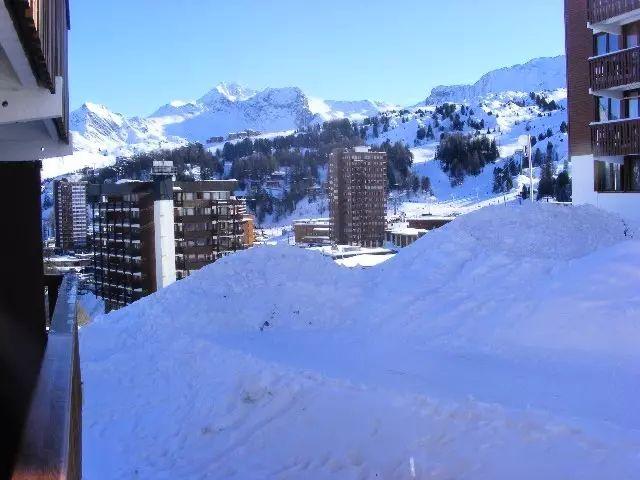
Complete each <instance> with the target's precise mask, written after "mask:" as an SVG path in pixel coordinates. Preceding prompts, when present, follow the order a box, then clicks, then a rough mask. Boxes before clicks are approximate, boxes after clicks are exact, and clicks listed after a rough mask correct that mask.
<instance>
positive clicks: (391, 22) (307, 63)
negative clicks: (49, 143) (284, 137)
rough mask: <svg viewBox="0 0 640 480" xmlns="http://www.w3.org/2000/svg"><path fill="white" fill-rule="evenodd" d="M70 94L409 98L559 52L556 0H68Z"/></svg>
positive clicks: (149, 105)
mask: <svg viewBox="0 0 640 480" xmlns="http://www.w3.org/2000/svg"><path fill="white" fill-rule="evenodd" d="M71 27H72V30H71V40H70V41H71V57H70V62H71V65H70V68H71V102H72V107H73V108H77V107H78V106H80V105H81V104H82V103H83V102H85V101H92V102H95V103H102V104H105V105H106V106H108V107H109V108H110V109H111V110H113V111H116V112H120V113H123V114H125V115H128V116H132V115H148V114H150V113H152V112H153V111H154V110H155V109H156V108H157V107H159V106H160V105H162V104H165V103H167V102H169V101H171V100H175V99H182V100H189V99H196V98H199V97H200V96H202V95H203V94H204V93H206V92H207V91H208V90H210V89H211V88H213V87H214V86H215V85H217V84H218V83H219V82H221V81H237V82H239V83H241V84H243V85H246V86H249V87H253V88H264V87H268V86H270V87H284V86H298V87H300V88H302V89H303V90H304V91H305V92H306V93H307V94H308V95H310V96H317V97H321V98H325V99H334V100H347V99H348V100H361V99H372V100H384V101H388V102H394V103H399V104H411V103H417V102H418V101H420V100H422V99H424V98H426V96H427V94H428V93H429V91H430V89H431V88H432V87H434V86H436V85H449V84H455V83H471V82H474V81H476V80H477V79H478V78H479V77H480V76H481V75H482V74H484V73H486V72H487V71H489V70H492V69H494V68H499V67H503V66H509V65H513V64H516V63H522V62H524V61H526V60H529V59H531V58H534V57H540V56H552V55H559V54H562V53H563V51H564V25H563V2H562V0H323V1H317V0H311V1H309V0H108V1H95V0H71Z"/></svg>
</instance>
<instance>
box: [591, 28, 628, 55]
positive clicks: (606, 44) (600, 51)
mask: <svg viewBox="0 0 640 480" xmlns="http://www.w3.org/2000/svg"><path fill="white" fill-rule="evenodd" d="M593 40H594V42H593V54H594V55H595V56H598V55H606V54H607V53H612V52H617V51H618V50H620V48H621V46H622V45H621V43H622V42H621V40H622V38H621V36H620V35H615V34H612V33H599V34H597V35H595V36H594V37H593Z"/></svg>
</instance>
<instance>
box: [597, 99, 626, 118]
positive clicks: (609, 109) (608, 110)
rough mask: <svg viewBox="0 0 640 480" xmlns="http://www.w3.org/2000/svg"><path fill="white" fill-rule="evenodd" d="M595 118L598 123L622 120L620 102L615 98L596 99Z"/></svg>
mask: <svg viewBox="0 0 640 480" xmlns="http://www.w3.org/2000/svg"><path fill="white" fill-rule="evenodd" d="M596 102H597V110H598V111H597V118H598V121H599V122H608V121H614V120H620V119H621V118H622V101H621V100H618V99H616V98H606V97H596Z"/></svg>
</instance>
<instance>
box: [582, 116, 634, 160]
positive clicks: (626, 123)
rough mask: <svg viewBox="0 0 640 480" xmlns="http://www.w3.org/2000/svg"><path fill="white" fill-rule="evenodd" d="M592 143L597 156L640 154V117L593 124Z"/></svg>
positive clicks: (594, 153)
mask: <svg viewBox="0 0 640 480" xmlns="http://www.w3.org/2000/svg"><path fill="white" fill-rule="evenodd" d="M591 145H592V147H593V155H594V156H596V157H612V156H618V155H637V154H640V119H633V120H620V121H616V122H607V123H596V124H593V125H591Z"/></svg>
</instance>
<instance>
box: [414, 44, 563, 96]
mask: <svg viewBox="0 0 640 480" xmlns="http://www.w3.org/2000/svg"><path fill="white" fill-rule="evenodd" d="M565 86H566V58H565V56H564V55H561V56H558V57H547V58H536V59H534V60H531V61H529V62H527V63H525V64H522V65H514V66H512V67H506V68H501V69H498V70H494V71H492V72H489V73H487V74H485V75H483V76H482V78H480V80H478V81H477V82H476V83H474V84H473V85H453V86H439V87H435V88H434V89H433V90H431V94H430V95H429V97H428V98H427V99H426V101H425V103H426V104H427V105H439V104H442V103H445V102H454V103H463V102H467V103H470V102H473V101H474V100H476V99H478V98H482V97H486V96H487V95H490V94H498V93H503V92H542V91H552V90H557V89H559V88H564V87H565Z"/></svg>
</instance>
